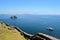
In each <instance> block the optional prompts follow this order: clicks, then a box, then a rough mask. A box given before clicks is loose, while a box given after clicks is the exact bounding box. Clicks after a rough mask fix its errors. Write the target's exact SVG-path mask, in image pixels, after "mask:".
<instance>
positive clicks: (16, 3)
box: [0, 0, 60, 14]
mask: <svg viewBox="0 0 60 40" xmlns="http://www.w3.org/2000/svg"><path fill="white" fill-rule="evenodd" d="M14 11H15V12H16V13H17V12H19V11H20V12H21V13H37V12H38V13H39V14H41V12H49V13H50V14H52V13H53V12H54V13H58V14H60V13H59V12H60V0H0V12H5V13H6V12H7V13H9V12H11V13H12V12H13V13H15V12H14ZM51 12H52V13H51ZM49 13H47V14H49ZM54 13H53V14H54Z"/></svg>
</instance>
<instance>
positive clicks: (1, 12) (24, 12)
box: [0, 10, 60, 15]
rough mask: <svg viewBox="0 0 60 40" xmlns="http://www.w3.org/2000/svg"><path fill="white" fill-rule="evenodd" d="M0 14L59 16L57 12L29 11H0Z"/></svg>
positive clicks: (59, 13)
mask: <svg viewBox="0 0 60 40" xmlns="http://www.w3.org/2000/svg"><path fill="white" fill-rule="evenodd" d="M0 14H45V15H46V14H48V15H60V12H57V11H54V12H53V11H50V12H48V11H31V10H0Z"/></svg>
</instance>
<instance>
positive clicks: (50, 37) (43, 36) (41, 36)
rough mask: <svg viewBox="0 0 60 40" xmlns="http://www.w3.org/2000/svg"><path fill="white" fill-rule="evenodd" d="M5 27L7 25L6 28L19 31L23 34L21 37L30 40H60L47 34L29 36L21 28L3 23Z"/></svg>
mask: <svg viewBox="0 0 60 40" xmlns="http://www.w3.org/2000/svg"><path fill="white" fill-rule="evenodd" d="M1 23H3V22H1ZM3 24H4V25H6V26H9V27H13V28H14V29H16V30H17V31H19V32H20V33H21V35H23V36H24V37H25V38H28V39H30V40H34V39H36V38H35V37H37V36H38V37H37V38H38V39H49V40H59V39H57V38H55V37H52V36H49V35H46V34H43V33H37V34H34V35H31V34H28V33H26V32H24V31H22V30H21V29H20V28H18V27H15V26H11V25H9V24H6V23H3Z"/></svg>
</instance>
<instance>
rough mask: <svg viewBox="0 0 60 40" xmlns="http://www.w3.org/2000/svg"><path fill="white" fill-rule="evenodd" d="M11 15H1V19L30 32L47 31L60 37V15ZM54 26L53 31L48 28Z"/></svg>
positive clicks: (46, 32)
mask: <svg viewBox="0 0 60 40" xmlns="http://www.w3.org/2000/svg"><path fill="white" fill-rule="evenodd" d="M10 16H11V15H0V21H2V22H4V23H9V24H10V25H14V26H16V27H19V28H21V29H22V30H23V31H25V32H27V33H29V34H36V33H39V32H41V33H45V34H48V35H51V36H54V37H57V38H60V15H16V16H17V17H18V18H17V19H11V18H10ZM48 27H52V28H53V31H49V30H47V28H48Z"/></svg>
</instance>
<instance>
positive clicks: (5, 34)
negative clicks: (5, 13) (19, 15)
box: [0, 23, 26, 40]
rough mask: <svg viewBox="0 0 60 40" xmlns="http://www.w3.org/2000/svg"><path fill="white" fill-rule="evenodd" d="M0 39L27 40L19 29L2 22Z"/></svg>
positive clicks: (0, 24)
mask: <svg viewBox="0 0 60 40" xmlns="http://www.w3.org/2000/svg"><path fill="white" fill-rule="evenodd" d="M0 40H26V39H25V38H24V36H22V35H21V33H20V32H19V31H17V30H16V29H14V28H13V27H9V26H6V25H4V24H3V23H0Z"/></svg>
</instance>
